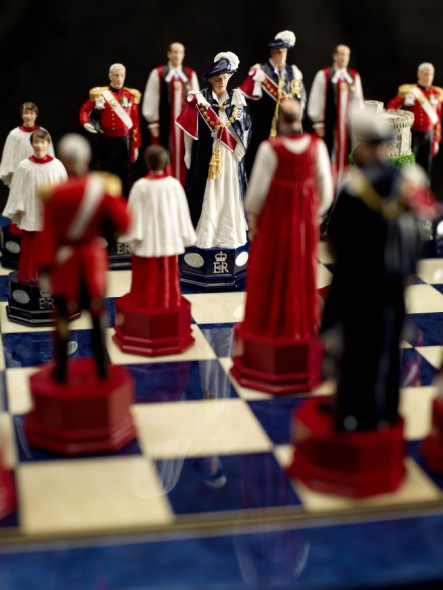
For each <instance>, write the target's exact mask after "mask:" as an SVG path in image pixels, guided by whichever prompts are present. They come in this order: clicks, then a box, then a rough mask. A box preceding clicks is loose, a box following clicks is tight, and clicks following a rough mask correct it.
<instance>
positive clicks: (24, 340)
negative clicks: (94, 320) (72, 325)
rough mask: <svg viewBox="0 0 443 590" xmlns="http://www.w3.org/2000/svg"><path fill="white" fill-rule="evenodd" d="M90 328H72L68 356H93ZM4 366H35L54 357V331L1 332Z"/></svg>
mask: <svg viewBox="0 0 443 590" xmlns="http://www.w3.org/2000/svg"><path fill="white" fill-rule="evenodd" d="M91 336H92V331H91V330H72V331H71V333H70V337H69V341H70V342H69V348H68V355H69V357H70V358H77V357H84V356H93V350H92V337H91ZM2 339H3V350H4V355H5V364H6V367H7V368H8V369H9V368H14V367H36V366H38V365H41V364H43V363H47V362H49V361H51V360H52V359H53V358H54V333H53V332H52V331H50V332H23V333H20V332H17V333H14V334H3V336H2Z"/></svg>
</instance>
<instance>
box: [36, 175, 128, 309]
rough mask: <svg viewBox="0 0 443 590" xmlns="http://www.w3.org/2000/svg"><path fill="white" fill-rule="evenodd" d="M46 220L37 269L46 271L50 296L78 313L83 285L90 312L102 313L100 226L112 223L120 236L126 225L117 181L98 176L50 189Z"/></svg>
mask: <svg viewBox="0 0 443 590" xmlns="http://www.w3.org/2000/svg"><path fill="white" fill-rule="evenodd" d="M91 183H94V185H91ZM91 186H94V187H95V189H94V191H91ZM44 216H45V219H44V227H43V232H42V234H41V244H40V249H39V253H38V254H39V266H40V268H41V269H42V270H45V271H49V272H50V275H51V290H52V293H53V295H54V296H61V297H63V298H65V299H66V300H67V302H68V309H69V311H70V312H71V311H74V310H75V309H77V306H78V301H79V295H80V289H81V287H82V286H84V287H85V288H86V290H87V293H88V296H89V300H90V301H91V308H90V311H91V313H92V314H96V313H100V311H101V308H100V307H98V301H100V300H102V299H103V297H104V295H105V286H106V285H105V280H106V270H107V268H108V257H107V252H106V250H105V248H104V245H103V240H102V239H101V237H100V236H101V235H102V232H103V226H104V225H105V224H112V226H113V227H114V228H115V230H116V231H118V232H124V231H126V230H127V229H128V226H129V214H128V213H127V211H126V201H125V200H124V198H123V197H122V196H121V183H120V181H119V179H117V178H116V177H114V176H113V175H111V174H100V173H96V174H91V175H87V176H83V177H79V178H71V179H69V180H68V181H66V182H65V183H63V184H61V185H59V186H57V187H56V188H54V189H53V190H52V192H51V193H50V195H49V197H48V200H47V201H46V203H45V209H44Z"/></svg>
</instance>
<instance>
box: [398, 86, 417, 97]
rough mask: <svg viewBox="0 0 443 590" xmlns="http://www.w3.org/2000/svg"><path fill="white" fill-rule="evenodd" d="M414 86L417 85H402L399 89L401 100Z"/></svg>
mask: <svg viewBox="0 0 443 590" xmlns="http://www.w3.org/2000/svg"><path fill="white" fill-rule="evenodd" d="M414 86H415V84H402V85H401V86H399V87H398V96H399V97H400V98H404V97H405V96H406V95H407V94H409V93H410V92H411V90H412V89H413V88H414Z"/></svg>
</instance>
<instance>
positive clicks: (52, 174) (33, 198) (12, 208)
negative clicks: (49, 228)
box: [3, 158, 68, 231]
mask: <svg viewBox="0 0 443 590" xmlns="http://www.w3.org/2000/svg"><path fill="white" fill-rule="evenodd" d="M67 179H68V174H67V172H66V170H65V167H64V166H63V164H62V163H61V162H60V160H57V158H54V159H53V160H51V161H50V162H46V163H44V164H36V163H35V162H33V161H32V160H30V159H29V158H26V159H25V160H22V161H21V162H20V164H19V165H18V166H17V169H16V171H15V173H14V176H13V178H12V183H11V190H10V191H9V197H8V201H7V203H6V207H5V210H4V211H3V215H4V216H5V217H9V218H10V219H11V221H12V222H13V223H15V224H16V225H17V226H18V227H19V228H20V229H23V230H25V231H41V230H42V229H43V207H42V202H41V199H40V195H39V191H40V189H41V188H44V187H48V186H55V185H56V184H59V183H61V182H64V181H65V180H67Z"/></svg>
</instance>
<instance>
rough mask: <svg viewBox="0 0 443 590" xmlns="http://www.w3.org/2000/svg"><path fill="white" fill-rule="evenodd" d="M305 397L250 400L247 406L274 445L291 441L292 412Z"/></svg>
mask: <svg viewBox="0 0 443 590" xmlns="http://www.w3.org/2000/svg"><path fill="white" fill-rule="evenodd" d="M305 400H306V397H298V398H292V397H291V398H287V397H285V398H283V397H282V398H276V399H272V400H263V401H251V402H249V407H250V408H251V410H252V411H253V412H254V415H255V417H256V418H257V420H258V421H259V422H260V424H261V426H262V427H263V429H264V430H265V432H266V434H267V435H268V436H269V438H270V439H271V440H272V442H273V444H274V445H286V444H289V443H290V442H291V433H292V430H291V429H292V414H293V412H294V411H295V410H296V409H297V408H299V407H300V405H301V404H302V403H303V401H305Z"/></svg>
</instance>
